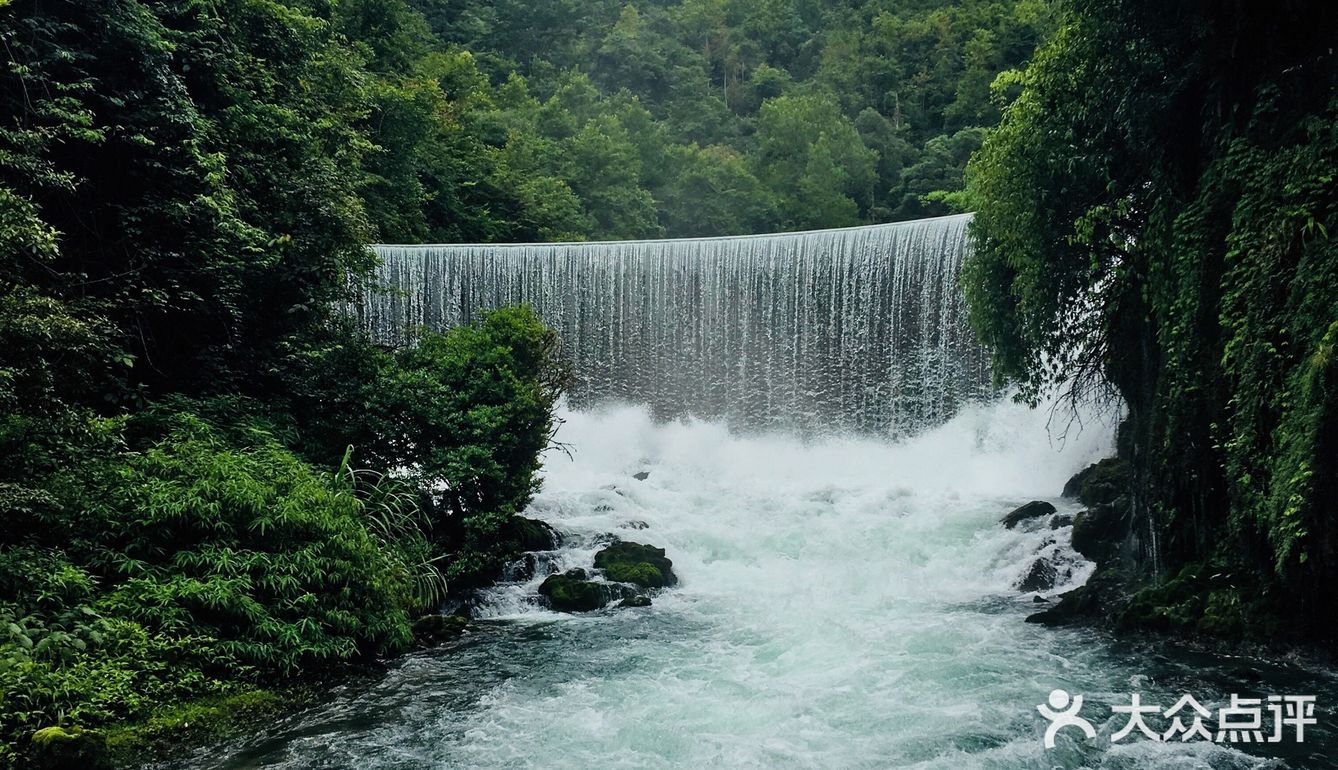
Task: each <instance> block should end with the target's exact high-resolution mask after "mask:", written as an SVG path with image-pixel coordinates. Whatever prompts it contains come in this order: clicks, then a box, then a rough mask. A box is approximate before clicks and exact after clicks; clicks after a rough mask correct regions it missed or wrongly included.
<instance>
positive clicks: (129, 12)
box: [0, 0, 562, 766]
mask: <svg viewBox="0 0 1338 770" xmlns="http://www.w3.org/2000/svg"><path fill="white" fill-rule="evenodd" d="M383 10H384V11H387V12H389V13H390V15H391V16H393V14H394V13H400V14H402V15H403V19H404V20H405V23H406V26H405V28H404V29H403V30H397V29H396V28H395V27H394V25H393V24H387V25H382V24H381V23H380V20H382V19H386V18H390V16H386V15H385V14H383ZM415 19H417V21H418V27H416V28H415V27H414V24H413V21H414V20H415ZM372 21H376V22H377V23H375V24H371V23H370V22H372ZM364 24H369V25H370V26H368V28H367V29H366V30H362V28H361V26H360V25H364ZM414 29H418V30H419V31H425V30H426V27H425V26H424V25H423V22H422V20H421V19H420V18H418V17H417V16H415V15H414V14H412V13H411V12H410V11H409V10H408V9H407V7H405V6H403V5H400V4H395V3H390V4H388V5H386V6H385V7H384V8H382V6H381V4H378V3H375V2H370V0H369V2H366V3H360V2H348V3H342V4H335V3H329V2H323V1H322V0H311V2H305V1H302V0H299V1H298V2H291V3H273V2H261V1H260V0H227V1H225V2H223V3H221V4H220V3H212V4H201V3H196V2H190V1H188V0H182V1H181V2H147V1H143V2H141V1H140V0H95V1H94V2H73V1H72V0H65V1H57V2H36V1H35V0H30V1H25V2H10V3H0V42H3V43H4V46H3V50H4V66H3V69H2V70H0V452H3V454H4V455H5V457H6V460H7V462H6V463H5V464H4V465H3V466H0V524H2V525H3V526H0V766H23V765H24V764H26V763H28V762H30V761H36V759H35V757H34V756H33V755H32V753H33V752H39V753H40V752H41V751H43V750H47V749H49V748H50V747H51V746H55V745H57V744H59V743H61V741H64V740H65V737H62V736H66V737H68V736H70V735H75V734H78V735H80V736H82V737H81V738H79V740H80V741H83V740H85V739H86V738H88V736H89V735H90V734H93V733H95V732H96V731H91V732H84V733H78V731H77V730H75V728H101V727H103V726H105V725H106V724H108V723H110V722H113V721H120V720H134V719H144V718H147V717H149V716H150V715H152V714H154V713H155V712H157V711H158V710H159V709H160V708H161V707H162V706H164V705H165V704H171V703H173V702H174V701H179V700H183V699H189V698H199V697H204V696H219V697H220V698H221V697H223V696H229V695H231V694H234V693H237V692H239V691H242V690H245V689H247V688H250V687H254V686H255V685H256V684H257V683H258V682H264V681H270V680H272V679H273V677H275V676H288V675H293V674H299V673H303V672H309V671H311V670H313V669H317V668H322V667H326V666H328V665H329V664H332V663H337V662H340V661H349V660H355V659H359V658H364V657H367V656H372V655H377V654H382V653H388V652H392V651H396V650H400V649H403V648H404V647H405V646H406V645H407V644H409V642H410V641H411V629H412V623H411V621H412V620H413V619H414V618H415V617H416V616H417V615H418V614H421V613H423V612H425V611H428V610H430V609H431V608H432V607H434V606H436V605H437V604H439V602H440V600H441V599H442V598H443V594H444V591H445V590H446V589H447V588H448V587H450V585H451V584H449V583H448V582H447V580H448V578H450V579H451V580H456V579H459V581H461V582H462V583H468V582H469V581H470V580H480V579H486V577H487V573H488V570H490V569H494V568H495V567H496V566H497V564H498V562H499V561H500V560H501V558H502V557H503V556H504V555H505V553H506V552H507V551H508V550H509V549H511V548H512V547H513V544H512V543H511V541H510V540H509V539H508V534H507V533H508V532H509V530H508V527H511V528H514V527H515V526H517V525H516V523H515V522H513V516H512V515H513V514H514V513H516V512H517V511H519V510H520V509H522V508H523V507H524V506H525V505H526V504H527V502H528V499H529V496H530V494H532V492H533V490H534V484H535V472H536V470H537V468H538V457H539V453H540V452H541V451H542V450H543V449H544V448H545V446H546V445H547V444H548V442H549V439H550V437H551V435H552V417H551V410H552V406H553V403H554V400H555V398H556V396H557V390H558V388H560V386H561V382H562V379H561V373H560V371H558V370H557V369H556V367H555V366H554V364H553V361H552V358H551V356H552V352H553V350H552V348H553V339H552V335H551V334H550V333H549V332H548V331H547V330H546V329H545V328H544V327H543V326H542V325H541V324H540V323H539V322H538V320H537V319H536V318H535V316H534V315H533V313H532V312H530V311H528V310H525V309H513V310H506V311H500V312H498V313H495V314H493V315H491V316H488V317H487V318H485V319H484V320H483V321H481V323H480V324H479V325H478V326H477V327H476V328H463V329H456V330H453V331H451V332H449V333H446V334H424V335H422V336H421V338H420V339H419V340H418V341H417V342H416V344H414V345H412V346H410V347H409V348H407V349H405V350H402V351H398V352H394V353H392V352H389V351H383V350H379V349H376V348H374V347H372V346H371V345H370V344H368V343H367V342H366V341H365V340H363V339H362V338H361V337H360V336H359V335H358V334H356V333H354V332H353V331H352V330H351V329H349V328H348V324H347V322H346V321H343V320H342V319H341V318H340V317H339V316H338V315H337V313H336V311H335V308H336V307H337V301H338V300H340V299H341V298H343V297H344V296H345V294H346V292H348V291H349V288H350V287H351V286H352V285H354V283H355V282H356V281H358V280H361V279H362V278H365V276H366V271H367V270H368V269H369V268H370V267H371V266H372V264H373V257H372V254H371V252H370V251H369V250H368V249H367V248H366V243H367V242H369V241H370V240H371V239H372V238H374V237H375V236H376V234H377V233H378V232H388V231H392V230H393V231H395V232H399V233H413V232H415V230H414V229H413V228H414V227H419V228H420V229H421V228H422V227H425V226H424V225H422V224H421V223H422V222H424V221H429V220H430V221H434V222H438V223H440V222H446V221H452V222H457V223H460V226H461V227H464V226H465V225H464V223H466V222H468V221H469V219H468V217H467V216H465V214H466V213H467V212H470V211H472V212H474V213H473V214H472V215H470V216H475V217H476V218H477V217H484V216H485V215H488V216H490V214H487V212H490V211H493V210H494V206H496V207H498V208H499V209H500V208H505V207H507V206H509V207H510V208H509V209H506V210H507V211H508V212H509V213H508V215H509V216H514V217H515V218H516V220H517V221H533V222H547V221H549V220H547V219H544V217H545V216H547V215H546V214H545V213H544V212H545V211H547V210H548V209H546V208H544V207H545V206H548V207H551V206H552V205H553V204H552V203H551V201H549V200H548V199H547V198H545V199H543V200H542V201H540V200H539V198H535V199H533V200H529V199H520V198H515V197H506V196H509V195H510V193H507V194H506V196H503V197H502V198H498V199H491V198H482V197H477V198H476V197H470V196H473V195H474V194H475V192H474V191H473V188H472V187H471V185H470V184H469V183H468V182H469V180H471V179H473V178H474V177H475V175H476V172H477V171H478V167H477V165H476V164H479V163H487V162H489V161H487V159H486V156H487V153H486V152H484V151H482V150H481V149H480V148H478V147H476V146H475V145H473V144H471V142H472V141H473V139H472V138H470V137H469V136H468V135H467V134H466V133H462V132H461V131H459V130H457V129H458V128H459V126H458V123H456V122H455V118H454V117H453V113H454V112H456V111H458V110H460V109H462V102H461V101H460V100H453V99H448V96H447V93H446V91H445V90H444V87H443V86H442V83H444V82H448V81H450V79H451V78H452V77H453V76H454V75H453V74H452V73H455V72H457V71H458V68H456V64H457V63H458V62H459V61H464V62H466V63H467V62H468V57H467V56H466V55H464V54H459V53H458V52H457V53H449V52H445V51H438V52H436V53H435V54H433V53H431V52H428V51H422V52H420V53H421V56H420V55H418V54H415V53H414V52H413V50H412V46H402V45H401V44H400V42H399V39H400V37H401V36H402V35H404V34H409V32H412V31H413V30H414ZM363 31H365V32H366V34H365V35H363V36H362V37H357V38H354V37H351V36H352V35H359V34H361V32H363ZM405 57H408V59H406V58H405ZM407 60H412V61H413V62H414V65H413V66H414V68H413V69H412V70H409V69H405V68H406V67H407V65H406V64H405V63H404V62H405V61H407ZM420 66H422V67H428V66H432V67H437V68H438V69H437V70H436V71H437V72H439V73H440V78H441V79H440V80H438V79H437V78H436V77H427V78H426V79H423V80H420V79H418V78H420V77H426V76H423V75H422V73H423V72H425V71H426V70H422V69H418V67H420ZM453 68H454V69H453ZM410 72H412V74H407V73H410ZM415 121H419V122H417V123H416V122H415ZM451 142H456V144H450V143H451ZM443 148H447V149H450V148H453V149H452V150H451V151H450V152H447V151H446V150H445V149H443ZM406 169H407V170H406ZM434 174H435V175H437V176H435V177H434V176H432V175H434ZM480 178H481V176H480ZM433 180H435V181H433ZM429 182H431V184H432V185H435V186H432V187H431V189H432V194H431V195H427V194H424V195H422V196H421V197H415V196H417V193H415V192H414V191H415V190H418V191H419V192H422V190H424V189H427V188H426V187H424V186H425V185H428V184H429ZM416 184H417V185H419V186H418V187H415V185H416ZM497 189H501V188H500V187H499V188H497ZM446 191H451V192H452V194H458V197H457V198H453V199H448V198H447V197H445V192H446ZM503 199H504V200H503ZM434 207H439V208H434ZM554 210H556V209H554ZM373 222H375V223H376V225H375V226H374V225H373V224H372V223H373ZM415 223H418V224H415ZM537 226H538V225H536V227H537ZM461 232H464V230H461ZM485 235H486V234H485ZM228 702H232V701H228ZM48 727H61V728H69V730H70V732H62V731H61V730H46V731H44V732H41V730H42V729H43V728H48ZM34 735H38V736H39V737H41V739H42V740H40V741H34V740H33V736H34ZM44 746H45V747H47V749H44V748H43V747H44ZM81 750H82V749H81Z"/></svg>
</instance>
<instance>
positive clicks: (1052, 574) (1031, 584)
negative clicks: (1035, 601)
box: [1017, 559, 1059, 593]
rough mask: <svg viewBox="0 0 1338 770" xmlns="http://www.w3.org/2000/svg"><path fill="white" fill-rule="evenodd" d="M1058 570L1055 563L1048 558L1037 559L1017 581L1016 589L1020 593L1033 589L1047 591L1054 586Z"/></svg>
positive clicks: (1029, 591) (1030, 591)
mask: <svg viewBox="0 0 1338 770" xmlns="http://www.w3.org/2000/svg"><path fill="white" fill-rule="evenodd" d="M1058 575H1059V572H1058V570H1056V569H1055V565H1054V564H1052V563H1051V562H1050V560H1049V559H1037V560H1036V561H1033V562H1032V563H1031V568H1030V569H1028V570H1027V574H1025V575H1023V576H1022V579H1021V580H1019V581H1018V582H1017V590H1019V591H1021V592H1022V593H1032V592H1033V591H1049V590H1050V589H1051V588H1054V587H1055V579H1056V578H1057V577H1058Z"/></svg>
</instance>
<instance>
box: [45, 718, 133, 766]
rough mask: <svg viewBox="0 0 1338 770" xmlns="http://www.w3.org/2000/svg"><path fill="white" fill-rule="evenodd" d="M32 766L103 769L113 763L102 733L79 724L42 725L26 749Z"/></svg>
mask: <svg viewBox="0 0 1338 770" xmlns="http://www.w3.org/2000/svg"><path fill="white" fill-rule="evenodd" d="M28 757H29V760H30V761H29V763H28V764H26V765H25V767H31V768H33V770H104V768H111V767H113V763H112V761H111V758H110V757H109V755H108V753H107V739H106V738H105V737H104V736H103V735H102V733H99V732H96V731H94V730H85V729H83V728H81V727H74V726H72V727H44V728H42V729H41V730H38V731H37V732H35V733H33V735H32V746H31V747H30V748H29V752H28Z"/></svg>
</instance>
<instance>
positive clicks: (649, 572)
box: [595, 542, 678, 588]
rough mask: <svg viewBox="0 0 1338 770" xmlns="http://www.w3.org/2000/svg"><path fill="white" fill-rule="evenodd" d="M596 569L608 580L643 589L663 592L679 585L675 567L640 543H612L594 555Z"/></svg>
mask: <svg viewBox="0 0 1338 770" xmlns="http://www.w3.org/2000/svg"><path fill="white" fill-rule="evenodd" d="M595 566H596V567H598V568H599V569H602V570H604V575H605V576H606V577H608V579H609V580H616V581H618V582H619V583H632V584H635V585H638V586H641V587H642V588H663V587H665V586H671V585H674V584H676V583H677V582H678V576H677V575H675V574H674V569H673V567H674V563H673V562H672V561H670V560H669V559H667V558H665V556H664V549H663V548H656V547H655V546H651V545H643V544H641V543H630V542H623V543H614V544H613V545H610V546H609V547H608V548H605V549H604V550H602V551H600V552H599V553H597V554H595Z"/></svg>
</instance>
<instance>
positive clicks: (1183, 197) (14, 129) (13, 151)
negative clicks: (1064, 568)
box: [0, 0, 1338, 768]
mask: <svg viewBox="0 0 1338 770" xmlns="http://www.w3.org/2000/svg"><path fill="white" fill-rule="evenodd" d="M1335 30H1338V25H1336V24H1335V12H1334V10H1333V9H1332V8H1331V7H1329V6H1327V5H1326V4H1323V3H1316V2H1303V1H1301V0H1295V1H1289V2H1285V3H1282V5H1281V6H1280V7H1279V8H1274V7H1272V6H1270V7H1268V8H1265V7H1263V6H1259V5H1257V4H1230V3H1220V2H1212V1H1211V0H1197V1H1196V2H1190V3H1183V4H1171V5H1168V4H1166V3H1160V2H1153V1H1152V0H1124V1H1122V2H1117V1H1116V0H1053V1H1052V0H964V1H963V2H949V0H751V1H750V0H681V1H673V0H645V1H644V2H639V3H633V2H624V0H552V1H551V2H544V3H532V2H522V1H521V0H500V1H499V2H474V1H473V0H217V1H216V2H200V0H0V43H3V47H4V53H3V57H4V59H5V66H4V68H3V71H0V405H2V407H3V409H2V410H0V453H2V454H3V456H4V458H5V462H4V463H3V464H0V516H3V527H0V766H3V767H42V766H49V767H89V768H92V767H102V766H120V765H124V764H127V763H133V762H136V761H141V760H143V759H145V758H147V757H149V756H151V755H153V753H154V752H158V751H162V750H166V751H169V752H170V750H171V749H172V748H173V744H175V743H177V742H178V741H183V742H189V741H191V740H207V739H209V738H211V737H215V736H214V735H213V733H211V732H209V731H210V730H211V729H212V728H211V727H209V724H210V721H209V720H210V719H223V720H226V718H228V715H229V714H232V713H234V712H247V713H249V714H251V715H252V717H254V715H255V714H269V713H274V711H273V710H279V709H282V697H281V696H280V695H278V694H276V693H275V692H272V690H274V689H275V688H274V686H273V685H274V683H276V682H285V683H292V682H300V681H311V677H313V676H318V675H323V674H326V673H328V672H331V671H336V670H339V667H340V666H343V665H345V664H359V663H366V662H368V661H372V660H376V659H380V658H385V657H388V656H392V655H396V654H399V653H401V652H404V651H406V650H409V649H412V648H413V646H414V645H415V644H416V643H424V641H425V639H430V637H431V636H432V634H433V633H437V632H439V631H440V629H438V628H435V627H433V626H432V621H431V620H428V621H424V620H423V618H425V617H426V618H431V617H433V615H432V612H433V610H434V609H435V608H436V607H437V606H439V605H440V604H441V602H442V601H443V600H444V599H445V598H446V597H447V596H448V595H450V594H452V593H453V592H458V591H461V590H466V589H468V588H471V587H475V586H479V585H483V584H486V583H488V582H489V581H491V580H494V579H495V578H496V577H497V575H498V574H499V571H500V570H501V567H502V564H503V563H504V562H505V561H506V559H507V558H509V557H511V556H514V555H515V554H517V553H519V552H521V551H526V550H534V548H535V546H534V543H535V542H536V541H539V542H543V541H546V540H548V539H550V538H551V537H552V535H551V532H549V531H547V529H546V527H545V526H544V525H542V524H539V523H537V522H534V521H532V520H530V519H526V518H522V517H521V516H520V514H521V513H522V512H523V511H525V509H526V506H527V505H528V504H529V502H530V500H531V497H532V496H533V494H534V493H535V491H536V490H537V488H538V478H539V476H538V473H539V469H540V464H541V462H542V458H543V457H544V455H545V452H548V451H551V450H552V449H553V441H554V431H555V429H556V419H555V416H554V407H555V404H557V403H558V400H559V398H560V396H561V393H562V391H563V389H564V387H565V386H566V384H567V383H568V381H569V376H570V373H569V372H567V371H566V369H565V367H564V365H563V361H562V360H561V356H560V341H559V340H557V339H556V338H555V335H554V334H553V332H552V331H551V330H549V329H547V328H546V327H545V326H544V325H543V323H542V322H541V321H540V319H539V318H538V317H537V316H536V315H535V314H534V313H533V312H532V311H530V310H528V309H526V308H524V307H516V308H509V309H503V310H498V311H495V312H493V313H491V314H488V315H487V316H486V317H484V318H483V319H482V320H480V321H479V322H478V323H476V324H474V325H471V326H466V327H460V328H457V329H453V330H450V331H447V332H440V333H438V332H427V331H423V332H422V333H421V334H419V335H418V336H417V338H416V340H415V341H414V343H413V344H412V345H410V346H408V347H406V348H403V349H399V350H391V349H387V348H383V347H380V346H377V345H374V344H372V343H371V342H370V341H368V340H367V339H366V338H365V337H364V336H363V335H362V334H361V333H360V331H359V330H358V329H357V328H356V326H355V324H354V323H353V322H352V321H351V320H350V319H349V318H348V317H347V315H346V314H345V313H343V312H342V310H341V308H342V307H344V303H346V302H347V301H349V300H350V299H352V298H353V297H354V295H355V294H356V292H357V291H358V290H359V287H360V286H361V285H362V283H364V282H366V281H367V280H369V278H370V276H371V275H372V271H373V270H374V268H375V257H374V255H373V253H372V252H371V251H370V250H369V249H368V244H373V243H493V242H543V241H559V240H561V241H581V240H622V239H645V238H662V237H687V236H716V235H733V234H745V233H763V232H779V231H790V230H806V229H820V228H834V227H845V226H852V225H858V224H872V223H881V222H890V221H898V220H911V219H917V218H923V217H932V216H939V215H943V214H948V213H956V212H963V211H975V212H977V213H976V219H975V222H974V224H973V226H972V227H973V233H974V236H975V238H976V242H977V250H976V254H975V255H974V257H973V258H972V259H971V260H970V261H969V262H968V264H967V266H966V268H965V274H964V280H963V284H964V287H965V289H966V292H967V296H968V299H969V300H970V303H971V314H972V322H973V324H974V326H975V328H976V329H977V330H978V332H979V333H980V336H981V339H982V340H983V342H984V343H985V344H986V345H987V346H988V347H989V348H990V349H991V351H992V352H993V356H994V362H995V367H996V373H997V375H998V377H999V378H1000V382H1001V383H1009V384H1012V385H1013V386H1017V387H1020V389H1021V397H1022V398H1023V399H1028V400H1031V401H1032V402H1036V401H1037V400H1039V398H1040V396H1041V395H1042V394H1044V393H1048V392H1055V391H1060V392H1066V393H1068V394H1069V395H1071V396H1073V397H1074V398H1078V397H1082V396H1086V395H1091V394H1096V395H1099V396H1104V397H1105V398H1108V399H1111V400H1112V402H1114V401H1116V400H1118V401H1121V402H1123V403H1124V404H1125V405H1126V406H1127V410H1128V419H1127V420H1126V422H1125V424H1124V426H1123V427H1122V428H1121V440H1120V453H1121V458H1123V460H1125V461H1126V462H1127V463H1128V467H1129V468H1130V470H1129V471H1128V481H1127V490H1125V491H1126V492H1127V499H1126V504H1127V506H1128V508H1127V510H1128V515H1127V519H1126V520H1125V521H1124V522H1123V524H1122V526H1124V527H1125V528H1126V530H1127V532H1128V533H1129V538H1128V541H1127V542H1126V544H1125V546H1123V550H1122V551H1121V553H1122V561H1119V563H1116V562H1115V561H1111V562H1110V563H1108V564H1105V563H1103V565H1102V568H1101V569H1102V570H1103V571H1104V572H1105V573H1106V574H1108V575H1114V574H1116V573H1118V580H1117V581H1115V582H1117V583H1118V584H1119V585H1120V586H1121V588H1120V591H1122V592H1123V595H1124V599H1125V601H1126V602H1128V596H1129V595H1133V599H1132V601H1131V602H1129V608H1130V609H1129V611H1127V612H1125V613H1124V617H1123V619H1122V622H1124V623H1125V624H1128V625H1138V626H1139V627H1145V628H1158V629H1161V630H1167V629H1172V630H1176V631H1179V632H1182V633H1209V634H1225V635H1228V636H1230V635H1234V636H1253V637H1255V638H1267V637H1270V636H1274V635H1276V634H1279V633H1283V632H1286V635H1287V636H1288V638H1297V639H1307V640H1311V641H1315V640H1318V641H1320V642H1321V643H1323V644H1326V645H1331V644H1332V643H1333V641H1334V639H1335V638H1338V627H1335V626H1334V625H1333V622H1334V621H1333V616H1332V613H1331V612H1329V609H1331V608H1332V606H1333V603H1334V601H1335V600H1338V596H1335V595H1334V591H1335V590H1336V589H1335V586H1338V528H1335V527H1334V525H1333V522H1334V521H1335V520H1336V517H1338V510H1336V509H1335V505H1336V504H1338V503H1335V500H1338V489H1336V488H1335V479H1338V396H1335V388H1338V354H1335V350H1334V348H1335V345H1336V344H1338V290H1336V289H1335V287H1338V254H1335V247H1334V242H1333V240H1332V236H1331V233H1332V232H1333V231H1334V230H1335V228H1338V197H1336V196H1335V194H1334V189H1335V188H1334V178H1335V177H1334V175H1335V169H1338V133H1336V132H1338V100H1336V99H1335V94H1338V74H1336V73H1338V66H1335V61H1334V53H1333V49H1332V41H1333V39H1334V38H1333V35H1332V33H1333V32H1334V31H1335ZM1242 61H1247V62H1249V66H1242V65H1241V64H1240V62H1242ZM1113 595H1114V594H1112V596H1113ZM192 725H194V727H192ZM192 730H194V731H195V732H192ZM43 763H48V764H43Z"/></svg>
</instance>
